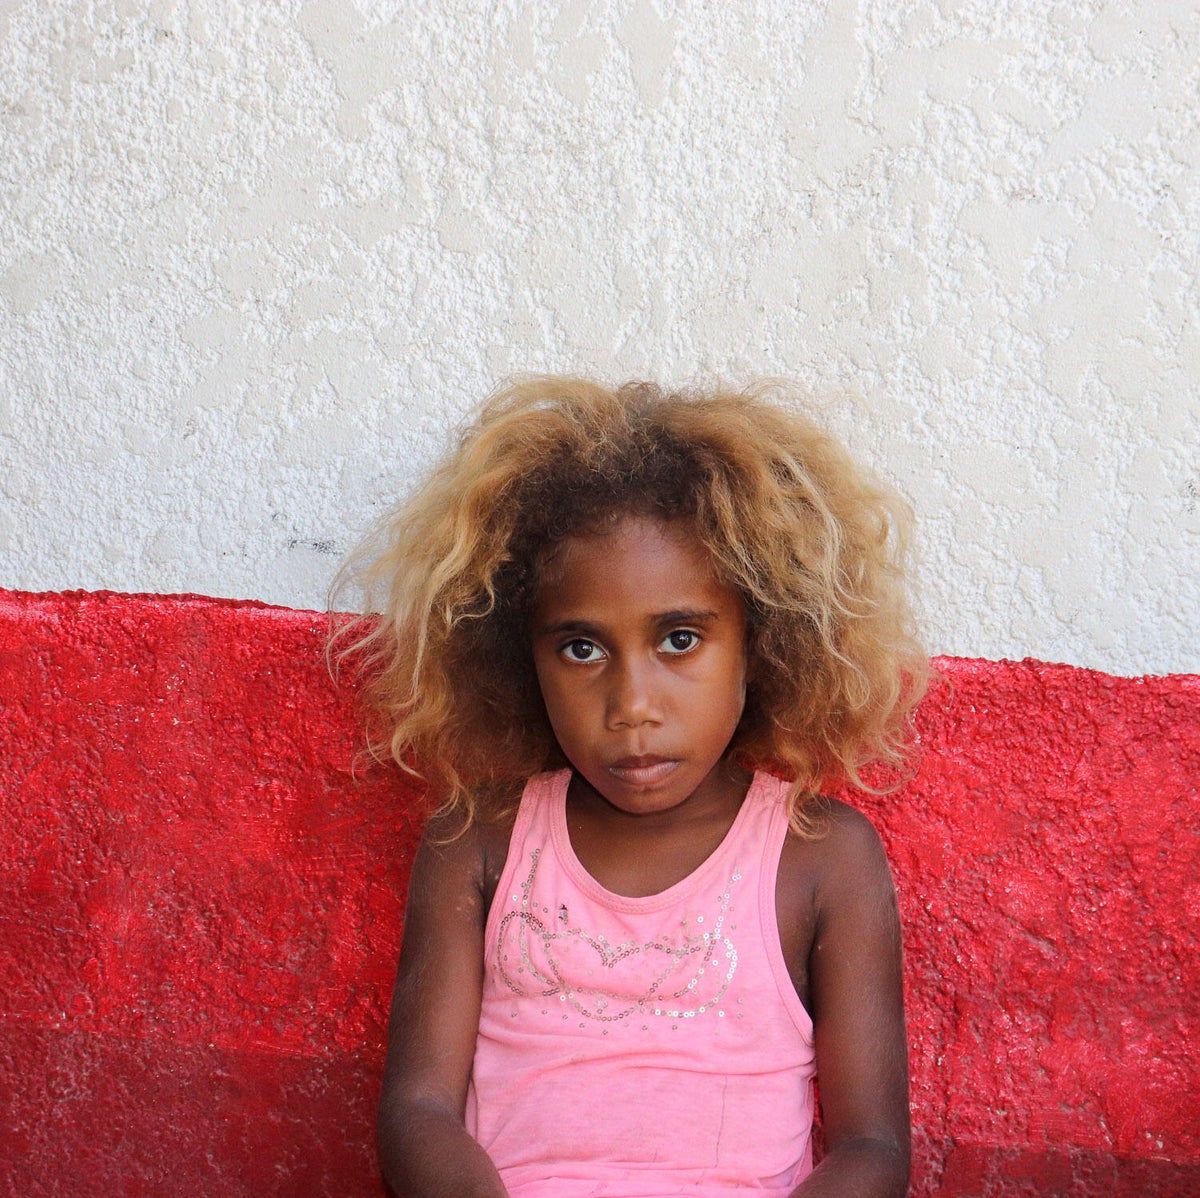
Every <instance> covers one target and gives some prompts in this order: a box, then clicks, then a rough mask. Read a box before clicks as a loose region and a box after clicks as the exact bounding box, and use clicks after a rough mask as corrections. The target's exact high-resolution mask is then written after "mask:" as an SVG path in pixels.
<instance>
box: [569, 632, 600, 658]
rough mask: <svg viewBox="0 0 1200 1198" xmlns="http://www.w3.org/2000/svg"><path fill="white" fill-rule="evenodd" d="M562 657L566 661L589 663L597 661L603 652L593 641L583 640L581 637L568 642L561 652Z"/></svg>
mask: <svg viewBox="0 0 1200 1198" xmlns="http://www.w3.org/2000/svg"><path fill="white" fill-rule="evenodd" d="M561 652H562V654H563V656H564V657H565V658H566V659H567V660H568V661H578V662H589V661H599V660H600V659H601V658H602V657H603V656H604V651H603V650H602V649H601V648H600V646H599V645H597V644H596V643H595V642H594V641H587V640H584V639H583V638H582V637H579V638H577V639H576V640H573V641H568V642H567V644H565V645H564V646H563V647H562V650H561Z"/></svg>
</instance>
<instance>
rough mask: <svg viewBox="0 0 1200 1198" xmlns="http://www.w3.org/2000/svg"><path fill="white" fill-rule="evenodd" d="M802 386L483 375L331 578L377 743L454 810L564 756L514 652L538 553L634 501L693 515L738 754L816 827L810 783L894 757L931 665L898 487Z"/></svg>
mask: <svg viewBox="0 0 1200 1198" xmlns="http://www.w3.org/2000/svg"><path fill="white" fill-rule="evenodd" d="M798 404H799V398H798V396H796V395H795V394H794V393H793V392H792V391H791V390H790V389H789V388H787V387H786V386H784V385H781V384H759V385H756V386H752V387H749V388H746V389H743V390H725V389H712V390H696V391H667V390H664V389H662V388H659V387H657V386H655V385H652V384H649V383H628V384H626V385H624V386H621V387H619V388H617V389H616V390H613V389H610V388H607V387H604V386H601V385H599V384H597V383H594V382H589V381H586V380H583V379H578V378H559V377H552V376H534V377H527V378H523V379H519V380H517V381H516V382H514V383H512V384H510V385H508V386H506V387H505V388H503V389H501V390H499V391H497V392H496V393H495V394H493V395H492V396H491V397H490V398H489V399H488V400H487V401H486V402H485V404H484V405H483V407H482V408H481V409H480V411H479V412H478V414H477V416H476V419H475V420H474V422H473V423H472V424H471V425H470V426H469V427H468V428H467V429H466V431H465V432H464V433H463V434H462V436H461V438H460V440H459V443H458V445H457V447H456V448H455V449H454V450H453V451H452V452H451V453H450V455H449V456H448V457H447V458H446V459H445V460H444V461H443V462H442V463H441V464H440V465H439V466H438V467H437V468H436V469H435V470H434V471H433V473H432V474H431V475H430V476H429V477H428V479H427V480H426V481H425V482H424V484H423V485H422V486H420V487H419V488H418V489H417V490H416V491H415V492H414V493H413V494H412V495H411V496H410V497H409V498H408V499H407V500H405V501H404V502H402V503H401V504H399V505H398V506H397V507H396V508H395V509H393V510H392V511H391V512H390V513H389V514H388V516H387V517H386V519H385V520H384V521H383V522H382V523H381V524H380V525H379V526H378V527H377V529H376V530H375V533H374V535H373V536H372V537H371V538H369V539H368V541H367V542H366V543H365V544H364V545H363V546H362V547H361V548H360V549H359V550H358V551H357V552H356V554H354V555H353V556H352V557H351V558H350V560H349V561H348V562H347V564H346V566H345V567H343V570H342V572H341V574H340V575H339V580H338V582H337V583H335V591H334V593H335V595H336V594H338V593H340V591H341V590H342V589H344V588H345V587H346V586H347V585H349V584H351V583H357V584H358V585H360V586H361V587H362V588H363V592H364V595H365V597H366V609H367V612H368V614H367V615H365V616H362V617H359V618H358V619H357V620H355V621H352V622H351V623H350V624H348V625H347V626H345V627H343V628H342V629H341V630H340V631H339V633H338V634H337V637H336V638H335V640H336V647H337V650H338V652H339V654H342V655H346V654H348V655H351V656H353V657H354V658H355V660H356V663H357V665H358V667H359V668H360V669H361V670H362V671H363V675H364V679H365V682H364V697H365V699H366V702H367V705H368V708H369V710H370V711H371V713H372V717H373V718H372V726H373V729H374V734H373V736H372V746H373V748H374V749H375V751H376V752H383V753H387V754H390V756H392V757H393V758H394V759H395V760H396V761H397V762H399V763H400V764H401V765H402V766H403V767H404V768H406V769H409V770H411V771H413V772H417V773H419V775H420V776H421V777H423V778H424V780H425V782H426V783H427V785H428V788H429V790H430V791H431V793H432V794H433V795H434V796H435V798H436V800H437V801H438V805H439V810H441V811H443V812H447V813H457V814H458V815H460V816H461V818H462V821H463V826H464V827H465V826H467V825H469V823H470V822H471V821H472V820H473V819H475V818H476V817H477V816H478V815H480V814H493V815H500V814H502V813H503V812H504V811H507V810H511V808H512V807H513V806H514V805H515V803H516V801H517V799H518V798H519V796H520V791H521V787H522V785H523V783H524V781H525V780H526V779H527V778H528V777H529V776H530V775H532V774H534V773H537V772H539V771H541V770H545V769H548V768H556V767H558V766H561V765H564V764H566V762H565V760H564V759H563V758H562V755H561V751H560V750H559V749H558V747H557V745H556V743H555V740H554V736H553V733H552V732H551V729H550V723H549V720H548V719H547V716H546V712H545V709H544V707H543V704H542V698H541V693H540V691H539V689H538V683H537V678H536V676H535V674H534V670H533V662H532V656H531V651H530V648H529V637H528V623H529V618H530V608H531V604H532V601H533V598H534V593H535V590H536V586H537V581H538V571H539V565H540V563H541V562H543V561H544V560H545V558H546V555H547V553H548V551H549V550H550V548H551V547H552V546H554V545H555V544H557V543H558V542H560V541H562V540H563V539H564V538H566V537H569V536H572V535H575V534H579V533H585V532H589V531H596V530H598V529H601V528H604V527H609V526H611V525H613V524H615V523H616V522H618V521H620V520H622V519H625V518H628V517H632V516H650V517H653V518H658V519H663V520H670V521H686V522H688V523H690V524H691V526H692V528H693V529H694V530H695V535H696V538H697V539H698V541H699V542H700V543H701V544H702V545H703V546H704V547H705V549H706V550H707V551H708V553H709V554H710V555H711V558H712V561H713V563H714V566H715V568H716V571H717V573H718V575H719V576H720V577H721V578H722V579H723V580H724V581H726V582H728V583H729V584H731V585H732V586H733V587H734V588H736V589H737V591H738V592H739V593H740V594H741V596H742V599H743V601H744V602H745V605H746V612H747V617H748V626H749V631H748V646H747V651H748V657H749V662H750V670H749V677H750V685H749V689H748V693H747V700H746V708H745V712H744V714H743V717H742V720H741V722H740V724H739V726H738V729H737V731H736V733H735V735H734V739H733V742H732V743H731V746H730V753H731V754H732V755H733V756H734V757H736V759H737V760H739V761H741V762H743V763H744V764H746V765H749V766H755V765H760V766H768V767H770V768H772V769H774V770H775V771H777V772H779V773H781V774H782V775H784V776H785V777H787V778H790V779H791V780H792V790H791V800H792V809H791V816H792V823H793V826H794V827H795V828H796V829H797V831H799V832H801V833H805V834H809V835H815V834H819V828H820V824H821V820H820V818H819V811H820V805H819V801H818V798H817V796H818V795H819V794H820V793H821V791H822V789H823V788H825V787H828V786H830V785H834V784H837V783H839V782H841V781H849V782H851V783H852V784H855V785H859V786H866V783H865V782H864V780H863V778H862V776H861V773H860V771H861V770H862V769H863V768H864V767H865V766H866V765H867V764H868V763H872V762H882V763H884V764H885V765H892V766H896V765H900V764H902V763H903V762H904V761H905V760H906V757H907V754H908V749H909V746H910V737H909V735H908V732H909V724H910V715H911V712H912V709H913V708H914V706H915V705H916V703H917V702H918V701H919V699H920V697H921V695H922V694H923V692H924V689H925V685H926V680H927V674H928V662H927V658H926V656H925V653H924V652H923V650H922V648H921V646H920V644H919V643H918V641H917V640H916V638H915V636H914V634H913V631H912V622H911V618H910V613H909V608H908V604H907V601H906V596H905V578H904V574H903V571H902V569H901V562H902V560H903V554H904V548H905V541H906V537H907V530H908V525H909V515H908V511H907V508H906V506H905V504H904V503H903V501H902V500H901V499H900V498H899V497H898V496H897V495H896V494H894V493H893V492H892V491H891V490H890V489H888V488H886V487H885V486H883V485H882V484H881V483H879V482H878V481H876V480H874V479H872V478H870V477H868V476H867V475H866V474H865V473H864V472H863V471H862V470H861V469H859V468H858V467H857V466H856V465H855V464H854V463H853V462H852V461H851V459H850V457H849V455H848V454H847V453H846V451H845V450H844V449H843V448H842V446H841V445H839V444H838V443H837V442H836V441H835V440H834V439H833V438H832V437H831V436H830V435H829V434H828V433H826V432H825V431H824V430H822V429H821V428H820V427H819V426H818V425H817V424H816V423H815V422H814V421H813V420H812V419H811V418H810V417H808V416H807V415H804V414H801V412H800V411H799V407H798ZM370 613H374V614H370ZM868 789H869V787H868Z"/></svg>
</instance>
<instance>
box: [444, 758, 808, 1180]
mask: <svg viewBox="0 0 1200 1198" xmlns="http://www.w3.org/2000/svg"><path fill="white" fill-rule="evenodd" d="M570 778H571V771H570V770H562V771H560V772H559V773H555V774H539V775H538V776H537V777H535V778H532V779H530V781H529V783H528V784H527V785H526V787H525V793H524V795H523V796H522V799H521V806H520V810H519V812H518V814H517V820H516V824H515V826H514V827H513V833H512V839H511V841H510V844H509V851H508V860H507V861H506V863H505V866H504V872H503V873H502V874H501V877H500V883H499V886H498V888H497V890H496V896H495V898H494V900H493V902H492V907H491V911H490V912H489V914H488V920H487V929H486V941H485V950H484V965H485V974H484V986H483V1009H482V1012H481V1015H480V1020H479V1038H478V1041H477V1043H476V1047H475V1063H474V1068H473V1070H472V1077H471V1085H470V1089H469V1092H468V1095H467V1111H466V1118H467V1128H468V1130H469V1131H470V1132H471V1134H472V1135H474V1136H475V1138H476V1139H477V1140H478V1141H479V1142H480V1143H481V1144H482V1145H483V1147H484V1148H485V1149H486V1150H487V1152H488V1154H489V1155H490V1156H491V1158H492V1160H493V1161H494V1162H495V1163H496V1165H497V1167H498V1168H499V1170H500V1176H501V1177H502V1178H503V1180H504V1183H505V1185H506V1186H507V1187H508V1191H509V1194H510V1195H512V1198H583V1196H584V1195H588V1196H593V1195H611V1196H613V1198H668V1196H674V1195H679V1194H687V1195H690V1196H692V1198H716V1196H717V1195H722V1196H728V1195H729V1194H730V1193H731V1192H732V1191H734V1190H743V1189H753V1190H755V1191H757V1192H759V1193H761V1194H763V1195H764V1196H769V1198H783V1196H784V1195H786V1194H789V1193H790V1192H791V1191H792V1190H793V1189H794V1188H795V1187H796V1186H797V1185H799V1183H800V1182H801V1181H802V1180H803V1179H804V1178H805V1177H806V1176H807V1175H808V1173H809V1172H810V1171H811V1170H812V1155H811V1147H810V1143H809V1137H810V1132H811V1130H812V1113H813V1095H812V1077H813V1073H814V1061H813V1040H812V1021H811V1020H810V1019H809V1017H808V1014H807V1012H806V1011H805V1009H804V1006H803V1004H802V1003H801V1002H800V1000H799V999H798V998H797V996H796V992H795V988H794V987H793V986H792V983H791V979H790V977H789V976H788V970H787V965H786V964H785V962H784V958H783V950H782V949H781V947H780V944H779V930H778V921H777V919H776V915H775V876H776V872H777V870H778V867H779V854H780V851H781V849H782V846H783V841H784V837H785V836H786V834H787V810H786V806H785V804H784V796H785V794H786V790H787V787H786V784H785V783H783V782H781V781H779V780H778V779H777V778H773V777H771V776H770V775H769V774H761V773H760V774H755V776H754V780H753V782H752V783H751V785H750V789H749V791H748V793H747V795H746V798H745V801H744V802H743V803H742V807H741V810H740V811H739V812H738V815H737V818H736V819H735V820H734V822H733V826H732V827H731V828H730V829H729V832H728V834H727V835H726V837H725V839H724V840H723V841H722V842H721V844H720V845H719V846H718V848H717V849H716V851H715V852H714V853H713V854H712V855H711V856H710V857H709V858H708V859H707V860H706V861H705V862H704V863H703V864H702V865H701V866H700V867H699V868H698V869H697V870H696V871H695V872H694V873H692V874H691V875H689V876H688V877H686V878H684V879H683V881H681V882H679V883H677V884H676V885H674V886H672V887H670V889H668V890H664V891H663V892H662V893H661V894H655V895H650V896H648V897H645V898H625V897H622V896H621V895H617V894H613V893H612V892H611V891H608V890H606V889H604V887H602V886H601V885H600V884H599V883H598V882H596V880H595V879H594V878H592V877H591V875H590V874H588V873H587V872H586V871H585V870H584V868H583V866H582V865H580V863H579V861H578V859H577V858H576V856H575V853H574V850H573V849H572V848H571V842H570V838H569V836H568V834H567V823H566V793H567V784H568V782H569V781H570Z"/></svg>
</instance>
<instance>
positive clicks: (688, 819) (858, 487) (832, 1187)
mask: <svg viewBox="0 0 1200 1198" xmlns="http://www.w3.org/2000/svg"><path fill="white" fill-rule="evenodd" d="M785 398H786V397H785ZM900 510H901V509H900V505H899V504H898V502H897V501H896V500H895V498H894V497H893V496H891V495H890V494H889V493H888V492H886V491H885V490H884V489H883V488H881V487H880V486H879V485H878V484H877V483H875V482H872V481H869V480H868V479H867V478H866V477H864V475H863V474H862V473H861V472H860V471H859V470H858V469H856V468H855V466H854V465H853V464H852V463H851V462H850V460H849V459H848V457H847V456H846V454H845V452H844V451H843V450H842V449H841V448H840V447H839V446H838V445H837V444H836V443H834V442H833V441H832V440H831V439H830V438H829V437H828V436H827V435H826V434H825V433H823V432H822V431H821V430H820V429H818V428H817V427H816V426H815V425H814V424H812V423H811V422H810V421H809V420H808V419H806V418H805V417H803V416H801V415H798V414H797V413H796V411H795V410H794V402H793V403H791V404H790V405H789V404H781V403H778V402H776V401H773V400H772V399H771V397H770V396H769V395H768V394H767V393H766V391H765V390H763V389H759V390H750V391H746V392H741V393H731V392H724V391H714V392H711V393H703V394H669V393H666V392H664V391H661V390H659V389H658V388H656V387H653V386H649V385H629V386H625V387H622V388H620V389H619V390H617V391H615V392H614V391H611V390H608V389H605V388H603V387H600V386H597V385H595V384H592V383H588V382H584V381H581V380H577V379H566V378H534V379H530V380H526V381H523V382H520V383H518V384H517V385H515V386H513V387H511V388H509V389H507V390H505V391H502V392H500V393H499V394H497V395H495V396H493V397H492V398H491V400H490V401H489V402H488V403H487V404H486V405H485V406H484V408H483V409H482V411H481V413H480V414H479V416H478V418H477V420H476V421H475V423H474V424H473V425H472V426H471V427H470V428H468V429H467V431H466V433H465V434H464V435H463V436H462V438H461V442H460V443H459V445H458V446H457V448H456V449H455V450H454V452H453V453H452V454H451V455H450V456H449V458H448V459H447V460H446V461H445V462H444V463H443V464H442V465H441V466H440V467H439V468H438V469H437V471H436V472H435V473H434V474H433V475H432V477H431V478H430V479H429V480H428V481H427V482H426V484H425V485H424V486H423V487H422V488H421V489H420V490H418V491H417V492H416V494H415V495H414V496H413V497H412V498H411V499H409V501H408V502H407V503H405V504H404V505H403V506H401V507H400V508H399V509H398V510H397V511H395V512H394V513H393V514H392V516H391V517H390V519H389V521H388V522H387V524H386V525H385V526H384V527H383V528H382V538H383V540H382V542H381V543H378V542H377V543H376V547H375V549H374V550H373V555H374V560H373V564H372V565H371V566H370V569H369V572H368V577H367V583H368V587H370V586H372V585H373V586H374V587H375V588H376V590H377V591H378V590H382V592H383V594H382V600H383V601H382V603H381V604H380V605H379V608H380V610H381V612H382V616H381V619H380V620H379V622H378V623H377V624H376V625H373V626H369V627H370V631H369V632H368V633H367V634H366V635H365V636H364V637H363V638H362V640H361V641H360V642H359V648H360V649H364V648H365V650H366V651H367V653H366V660H367V662H368V672H369V676H370V678H371V682H370V684H369V698H370V701H371V704H372V706H373V709H374V713H375V717H376V719H377V720H378V725H377V726H378V727H379V728H380V729H382V731H383V734H384V735H383V738H382V739H384V740H385V741H386V743H387V747H388V748H389V749H390V751H391V753H393V754H394V755H395V757H396V759H397V760H399V761H401V762H402V763H412V762H415V763H416V765H417V768H419V769H420V771H421V772H422V774H423V776H424V777H425V778H426V779H427V781H428V784H429V787H430V790H431V792H432V793H433V794H434V795H436V797H437V799H438V800H439V806H438V809H437V811H436V812H435V813H434V815H433V818H432V820H431V822H430V823H429V825H428V827H427V829H426V832H425V835H424V838H423V841H422V844H421V848H420V850H419V852H418V855H417V860H416V864H415V867H414V870H413V876H412V884H411V889H410V893H409V898H408V907H407V915H406V922H405V931H404V947H403V951H402V952H401V954H400V966H399V976H398V978H397V981H396V989H395V995H394V1000H393V1005H392V1012H391V1025H390V1033H389V1047H388V1058H387V1067H386V1073H385V1077H384V1083H383V1097H382V1101H381V1104H380V1111H379V1144H380V1152H381V1157H382V1161H383V1168H384V1173H385V1176H386V1177H387V1179H388V1181H389V1182H390V1184H391V1185H392V1186H393V1187H394V1189H395V1191H396V1192H397V1193H398V1194H400V1195H420V1196H422V1198H426V1196H430V1195H453V1196H454V1198H464V1196H469V1195H486V1196H488V1198H498V1196H501V1195H506V1194H507V1195H511V1196H512V1198H576V1196H579V1198H582V1196H583V1195H613V1196H617V1198H667V1196H668V1195H679V1194H688V1195H698V1196H701V1198H710V1196H711V1198H716V1196H717V1195H728V1194H731V1193H733V1192H734V1191H739V1190H755V1191H758V1192H761V1193H763V1194H765V1195H770V1196H775V1198H783V1196H784V1195H790V1194H795V1195H819V1194H837V1195H850V1194H853V1195H875V1194H902V1193H903V1192H904V1191H905V1188H906V1185H907V1177H908V1167H909V1166H908V1162H909V1126H908V1079H907V1063H906V1046H905V1031H904V1015H903V1005H902V998H901V981H900V930H899V923H898V919H897V912H896V903H895V896H894V892H893V887H892V882H891V877H890V875H889V872H888V867H887V863H886V861H885V858H884V854H883V851H882V848H881V846H880V842H879V839H878V837H877V835H876V833H875V831H874V830H873V828H872V827H871V825H870V824H869V823H868V822H867V820H866V819H865V818H864V817H863V816H861V815H859V814H857V813H856V812H855V811H854V810H853V809H852V808H850V807H848V806H845V805H843V804H841V803H838V802H834V801H831V800H828V799H823V798H821V797H819V796H820V793H821V787H822V786H825V785H828V784H829V783H830V782H831V781H833V780H837V779H843V778H848V779H850V780H851V781H858V780H859V772H858V771H859V769H860V768H861V767H863V766H864V765H866V764H867V763H868V762H870V761H879V760H882V761H884V762H889V761H890V762H896V761H898V760H900V759H901V758H902V756H903V753H904V748H905V731H906V725H907V717H908V715H909V713H910V711H911V709H912V707H913V705H914V704H915V703H916V701H917V700H918V699H919V697H920V694H921V691H922V687H923V682H924V676H925V664H924V658H923V656H922V654H921V652H920V649H919V647H918V645H917V644H916V642H915V641H914V639H913V638H912V635H911V633H910V630H909V620H908V613H907V608H906V606H905V603H904V600H903V595H902V578H901V575H900V573H899V570H898V568H897V564H896V562H897V551H898V549H899V547H900V546H899V540H900V536H901V533H902V528H903V522H902V521H901V520H900V519H899V516H898V513H899V512H900ZM817 1078H819V1081H820V1097H821V1108H822V1121H823V1127H824V1139H825V1144H826V1150H825V1155H824V1159H823V1160H822V1161H821V1163H820V1166H819V1167H818V1168H817V1169H815V1170H814V1169H813V1167H812V1153H811V1145H810V1135H811V1130H812V1121H813V1104H814V1099H813V1082H814V1080H816V1079H817Z"/></svg>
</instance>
